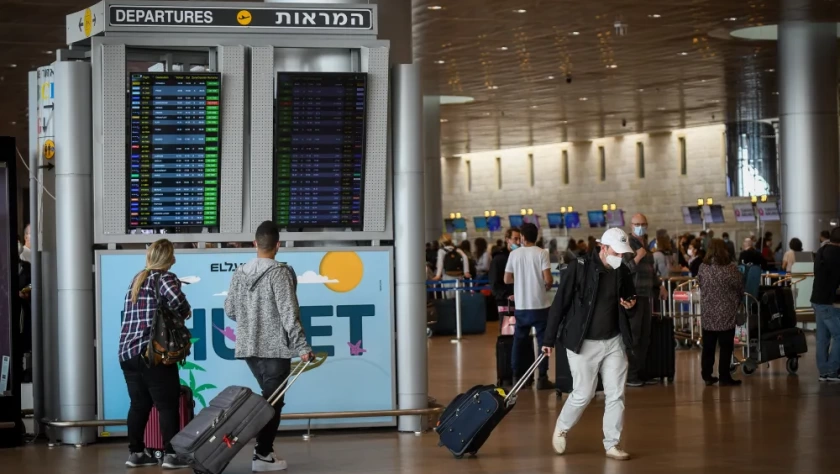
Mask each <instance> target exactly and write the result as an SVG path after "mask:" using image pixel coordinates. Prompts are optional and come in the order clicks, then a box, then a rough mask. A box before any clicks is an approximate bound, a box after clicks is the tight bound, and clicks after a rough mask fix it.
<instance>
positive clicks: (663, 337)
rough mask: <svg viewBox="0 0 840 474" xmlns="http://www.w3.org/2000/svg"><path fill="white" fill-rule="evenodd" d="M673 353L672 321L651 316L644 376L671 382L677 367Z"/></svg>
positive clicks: (662, 317)
mask: <svg viewBox="0 0 840 474" xmlns="http://www.w3.org/2000/svg"><path fill="white" fill-rule="evenodd" d="M675 351H676V341H675V340H674V320H673V319H671V318H669V317H667V316H653V317H652V318H651V321H650V344H649V345H648V351H647V358H646V359H645V366H644V367H645V373H644V375H645V376H646V377H647V378H648V379H660V380H662V381H665V380H668V382H673V381H674V374H675V373H676V366H677V361H676V352H675Z"/></svg>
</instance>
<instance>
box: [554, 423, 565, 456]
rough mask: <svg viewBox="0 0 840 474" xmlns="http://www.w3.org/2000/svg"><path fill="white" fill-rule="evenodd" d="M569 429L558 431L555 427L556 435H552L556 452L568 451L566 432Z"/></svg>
mask: <svg viewBox="0 0 840 474" xmlns="http://www.w3.org/2000/svg"><path fill="white" fill-rule="evenodd" d="M567 433H568V431H558V430H557V429H556V428H555V429H554V436H552V437H551V444H552V446H554V452H555V453H557V454H563V453H565V452H566V434H567Z"/></svg>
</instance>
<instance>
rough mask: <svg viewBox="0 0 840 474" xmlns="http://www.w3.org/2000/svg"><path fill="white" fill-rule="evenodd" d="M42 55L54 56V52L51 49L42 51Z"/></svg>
mask: <svg viewBox="0 0 840 474" xmlns="http://www.w3.org/2000/svg"><path fill="white" fill-rule="evenodd" d="M44 54H55V51H53V50H51V49H48V50H44Z"/></svg>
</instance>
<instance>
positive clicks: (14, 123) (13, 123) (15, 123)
mask: <svg viewBox="0 0 840 474" xmlns="http://www.w3.org/2000/svg"><path fill="white" fill-rule="evenodd" d="M9 123H10V124H12V125H17V122H9Z"/></svg>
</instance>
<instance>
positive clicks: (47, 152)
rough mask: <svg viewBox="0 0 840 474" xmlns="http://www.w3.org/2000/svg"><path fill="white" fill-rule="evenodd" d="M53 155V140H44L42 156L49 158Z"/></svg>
mask: <svg viewBox="0 0 840 474" xmlns="http://www.w3.org/2000/svg"><path fill="white" fill-rule="evenodd" d="M54 157H55V142H53V141H52V140H47V141H45V142H44V158H46V159H48V160H51V159H53V158H54Z"/></svg>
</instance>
